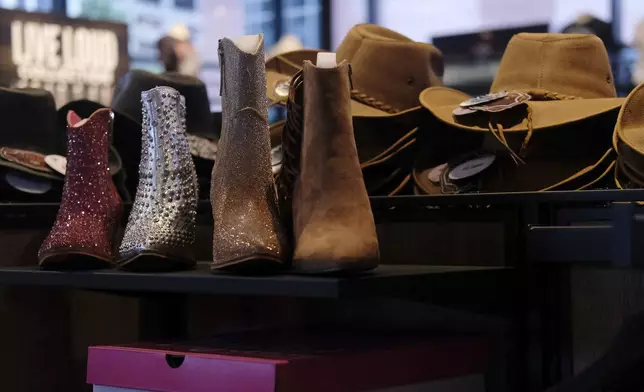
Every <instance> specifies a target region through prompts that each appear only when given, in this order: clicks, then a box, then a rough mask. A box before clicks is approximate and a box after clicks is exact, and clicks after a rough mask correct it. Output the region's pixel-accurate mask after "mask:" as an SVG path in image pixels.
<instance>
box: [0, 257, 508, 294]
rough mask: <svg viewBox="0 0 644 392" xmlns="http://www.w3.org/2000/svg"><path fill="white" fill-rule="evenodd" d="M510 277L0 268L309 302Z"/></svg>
mask: <svg viewBox="0 0 644 392" xmlns="http://www.w3.org/2000/svg"><path fill="white" fill-rule="evenodd" d="M510 273H511V270H510V269H507V268H491V267H455V266H396V265H382V266H380V267H378V268H377V269H376V270H374V271H373V272H371V273H366V274H364V275H361V276H353V277H332V276H323V277H313V276H301V275H289V274H285V275H275V276H262V277H251V276H235V275H227V274H222V273H216V274H213V273H211V272H210V269H209V265H208V263H199V264H198V267H197V269H195V270H193V271H184V272H170V273H131V272H123V271H118V270H100V271H85V272H56V271H44V270H41V269H39V268H38V267H4V268H0V285H21V286H56V287H67V288H79V289H90V290H99V291H121V292H159V293H160V292H166V293H172V292H174V293H200V294H219V295H269V296H292V297H313V298H346V297H351V298H355V297H375V296H378V297H381V296H382V297H401V296H402V297H405V296H409V295H412V294H413V293H415V292H426V291H427V289H431V288H433V287H434V288H441V289H445V290H461V289H462V288H464V287H468V285H474V286H476V287H479V288H483V289H484V288H485V287H481V286H486V285H487V286H489V287H490V288H492V287H498V286H499V282H500V281H502V280H503V279H504V278H507V277H509V274H510ZM474 281H477V282H478V283H474ZM484 282H487V283H484Z"/></svg>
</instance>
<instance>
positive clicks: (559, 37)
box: [420, 33, 624, 132]
mask: <svg viewBox="0 0 644 392" xmlns="http://www.w3.org/2000/svg"><path fill="white" fill-rule="evenodd" d="M502 91H520V92H525V93H527V94H529V95H530V96H531V100H530V101H528V102H527V103H526V105H527V106H528V107H529V108H530V111H531V115H532V119H531V120H532V123H531V125H532V128H533V129H534V130H539V129H544V128H549V127H555V126H559V125H564V124H568V123H572V122H575V121H580V120H583V119H585V118H589V117H592V116H596V115H599V114H602V113H606V112H609V111H611V110H616V109H617V108H619V107H620V106H621V105H622V103H623V102H624V99H623V98H617V96H616V92H615V83H614V80H613V73H612V71H611V67H610V62H609V59H608V54H607V52H606V48H605V47H604V44H603V43H602V41H601V40H600V39H599V38H598V37H597V36H595V35H586V34H535V33H521V34H517V35H515V36H514V37H513V38H512V39H511V40H510V43H509V44H508V46H507V48H506V50H505V53H504V54H503V58H502V60H501V65H500V67H499V70H498V72H497V74H496V78H495V79H494V83H493V84H492V87H491V89H490V93H498V92H502ZM470 98H471V97H470V96H469V95H467V94H465V93H463V92H461V91H458V90H454V89H450V88H446V87H430V88H428V89H426V90H425V91H423V92H422V93H421V94H420V102H421V104H422V105H423V106H424V107H426V108H427V109H429V111H430V112H432V113H433V114H434V115H435V116H436V117H437V118H438V119H439V120H441V121H443V122H445V123H447V124H449V125H452V126H454V127H458V128H463V129H469V130H472V131H485V132H487V131H489V121H488V120H490V119H493V120H497V119H499V118H500V117H502V116H499V114H502V115H505V114H509V111H508V113H504V112H502V113H492V114H489V113H488V112H482V111H481V112H476V113H473V114H469V115H460V116H457V115H454V110H455V109H456V108H457V107H459V105H460V104H461V103H463V102H464V101H467V100H468V99H470ZM526 113H527V111H526ZM493 117H494V118H493ZM505 117H508V118H507V119H506V118H504V119H503V120H507V121H506V122H505V124H503V125H504V130H505V131H526V130H527V129H528V126H529V121H528V117H527V116H525V117H518V118H517V117H515V118H509V117H510V116H505ZM512 120H515V121H514V122H511V121H512Z"/></svg>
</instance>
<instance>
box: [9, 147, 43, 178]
mask: <svg viewBox="0 0 644 392" xmlns="http://www.w3.org/2000/svg"><path fill="white" fill-rule="evenodd" d="M0 158H2V159H4V160H7V161H9V162H13V163H17V164H19V165H22V166H25V167H28V168H30V169H32V170H37V171H40V172H43V173H53V172H52V171H51V169H50V168H49V167H48V166H47V164H46V163H45V155H43V154H41V153H38V152H34V151H26V150H18V149H15V148H8V147H2V148H0Z"/></svg>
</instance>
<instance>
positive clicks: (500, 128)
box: [413, 33, 624, 193]
mask: <svg viewBox="0 0 644 392" xmlns="http://www.w3.org/2000/svg"><path fill="white" fill-rule="evenodd" d="M490 91H491V93H490V94H488V95H486V96H482V97H475V98H472V97H470V96H469V95H467V94H465V93H463V92H460V91H457V90H453V89H449V88H444V87H434V88H428V89H426V90H425V91H423V92H422V93H421V95H420V102H421V104H422V105H423V106H424V107H426V108H427V109H428V110H429V111H430V112H431V113H432V114H433V115H434V117H435V118H436V119H437V121H438V123H437V124H436V125H434V129H433V130H432V132H433V133H439V134H442V133H450V136H451V137H455V135H456V134H457V133H464V134H469V135H474V134H478V135H480V136H481V143H480V145H479V148H480V149H482V150H484V151H487V152H488V153H489V154H490V155H494V156H495V158H491V157H489V156H484V157H477V156H474V157H471V158H469V159H470V160H469V161H463V162H459V161H458V159H453V158H455V157H449V161H452V162H451V163H450V162H449V161H448V162H445V161H444V162H445V163H447V167H448V168H447V169H444V168H441V167H439V166H440V164H442V163H443V162H436V161H433V162H428V163H424V164H423V163H419V164H417V165H416V166H415V168H414V173H413V174H414V181H415V184H416V185H417V186H418V187H419V188H421V189H422V191H423V192H425V193H445V190H446V189H448V190H449V189H457V190H458V189H459V187H460V188H461V189H466V191H468V190H467V189H471V188H472V187H471V185H472V182H478V183H477V184H475V185H474V186H473V188H474V189H475V191H486V192H498V191H546V190H563V189H587V188H591V187H596V186H600V184H601V185H602V186H603V184H604V179H605V178H606V177H607V174H608V173H610V171H611V170H612V168H613V167H614V164H615V162H614V157H615V153H614V151H613V149H612V148H611V135H612V131H613V127H614V125H613V124H614V123H615V119H616V117H617V111H618V109H619V107H620V106H621V105H622V104H623V102H624V99H623V98H617V97H616V92H615V85H614V81H613V75H612V71H611V68H610V63H609V60H608V55H607V52H606V49H605V47H604V45H603V43H602V41H601V40H600V39H599V38H598V37H596V36H594V35H583V34H530V33H522V34H518V35H515V36H514V37H513V38H512V40H511V41H510V43H509V44H508V47H507V49H506V51H505V53H504V55H503V59H502V61H501V64H500V67H499V70H498V73H497V75H496V78H495V80H494V83H493V84H492V87H491V90H490ZM526 99H527V100H526ZM434 122H436V120H434ZM468 137H469V136H468ZM426 155H430V154H426ZM464 159H468V158H467V157H466V158H464ZM468 162H469V163H471V162H475V163H477V164H480V163H481V162H484V163H485V164H486V165H489V167H490V169H489V170H485V171H484V172H479V171H477V170H475V171H474V173H475V174H476V177H475V180H471V179H469V177H468V181H469V183H468V184H467V185H468V186H465V187H464V186H462V184H460V185H459V184H448V185H450V186H449V187H448V186H445V184H444V183H445V182H449V181H443V179H444V177H445V176H442V177H441V175H442V173H444V170H451V169H454V168H460V169H463V168H468V167H472V164H468ZM491 162H494V163H493V165H492V164H491ZM432 165H433V166H432ZM437 168H438V169H437ZM441 170H443V171H441ZM461 171H462V170H461ZM439 172H440V173H439ZM479 173H482V174H481V175H479ZM439 174H441V175H439ZM460 174H462V173H459V175H460ZM439 177H440V179H441V181H436V179H437V178H439ZM450 177H452V178H455V177H458V176H450ZM472 177H473V178H474V175H473V176H472ZM430 178H433V179H434V181H433V183H432V181H430ZM459 180H461V179H460V178H459ZM439 183H440V184H439ZM437 185H440V186H437Z"/></svg>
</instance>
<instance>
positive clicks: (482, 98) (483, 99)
mask: <svg viewBox="0 0 644 392" xmlns="http://www.w3.org/2000/svg"><path fill="white" fill-rule="evenodd" d="M507 95H508V92H507V91H500V92H498V93H490V94H485V95H479V96H478V97H474V98H470V99H468V100H467V101H465V102H461V104H460V106H461V107H462V108H468V107H470V106H477V105H481V104H484V103H487V102H493V101H496V100H497V99H501V98H503V97H505V96H507Z"/></svg>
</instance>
